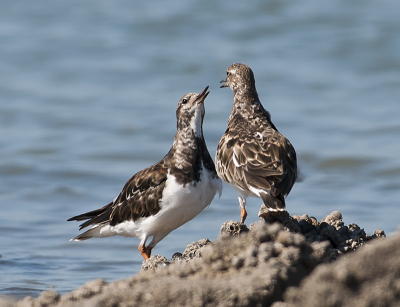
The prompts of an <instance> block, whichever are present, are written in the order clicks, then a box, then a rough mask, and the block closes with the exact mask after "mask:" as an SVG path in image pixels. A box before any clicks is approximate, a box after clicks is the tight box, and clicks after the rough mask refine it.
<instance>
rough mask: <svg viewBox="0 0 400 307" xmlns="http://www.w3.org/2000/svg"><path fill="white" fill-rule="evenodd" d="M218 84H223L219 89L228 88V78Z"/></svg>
mask: <svg viewBox="0 0 400 307" xmlns="http://www.w3.org/2000/svg"><path fill="white" fill-rule="evenodd" d="M224 82H225V83H224ZM219 83H224V84H222V85H221V86H220V88H223V87H228V86H229V85H228V78H225V79H224V80H221V81H220V82H219Z"/></svg>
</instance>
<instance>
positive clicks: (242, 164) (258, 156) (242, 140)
mask: <svg viewBox="0 0 400 307" xmlns="http://www.w3.org/2000/svg"><path fill="white" fill-rule="evenodd" d="M226 73H227V78H226V79H224V80H222V81H221V83H224V84H223V85H222V86H221V87H228V86H229V87H230V88H231V89H232V91H233V93H234V99H233V108H232V112H231V115H230V116H229V119H228V126H227V128H226V131H225V133H224V135H223V136H222V138H221V140H220V141H219V143H218V148H217V153H216V158H215V164H216V170H217V173H218V176H219V177H220V178H221V179H223V180H224V181H226V182H227V183H228V184H229V185H230V186H232V187H233V188H234V189H235V190H236V191H237V193H238V198H239V204H240V207H241V221H242V223H243V222H244V221H245V219H246V217H247V212H246V198H247V197H248V196H256V197H261V198H262V200H263V202H264V204H265V206H266V207H267V208H268V209H269V211H285V196H286V195H288V194H289V192H290V190H291V189H292V186H293V184H294V182H295V181H296V177H297V162H296V151H295V150H294V148H293V146H292V144H290V142H289V140H288V139H287V138H285V137H284V136H283V135H282V134H280V133H279V132H278V130H277V129H276V127H275V126H274V124H273V123H272V121H271V116H270V114H269V112H268V111H266V110H265V109H264V108H263V106H262V104H261V102H260V100H259V98H258V94H257V91H256V86H255V80H254V75H253V71H252V70H251V69H250V67H248V66H246V65H244V64H240V63H238V64H232V65H231V66H229V67H228V69H227V71H226Z"/></svg>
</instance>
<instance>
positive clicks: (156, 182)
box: [110, 161, 168, 226]
mask: <svg viewBox="0 0 400 307" xmlns="http://www.w3.org/2000/svg"><path fill="white" fill-rule="evenodd" d="M167 175H168V168H167V166H165V165H164V163H162V161H160V162H159V163H157V164H155V165H153V166H152V167H149V168H147V169H144V170H142V171H140V172H138V173H137V174H136V175H134V176H133V177H132V178H131V179H130V180H129V181H128V182H127V183H126V185H125V187H124V188H123V189H122V192H121V193H120V194H119V196H118V197H117V199H116V200H115V202H114V206H113V210H112V213H111V215H110V225H111V226H115V225H116V224H118V223H120V222H123V221H125V220H133V221H136V220H137V219H139V218H140V217H147V216H150V215H155V214H157V213H158V211H160V203H159V202H160V199H161V197H162V193H163V190H164V187H165V183H166V181H167Z"/></svg>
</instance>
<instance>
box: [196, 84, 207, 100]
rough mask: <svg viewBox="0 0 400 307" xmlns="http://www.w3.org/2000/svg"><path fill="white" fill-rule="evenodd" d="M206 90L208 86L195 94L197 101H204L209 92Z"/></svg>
mask: <svg viewBox="0 0 400 307" xmlns="http://www.w3.org/2000/svg"><path fill="white" fill-rule="evenodd" d="M207 90H208V86H207V87H206V88H205V89H204V90H203V91H202V92H201V93H200V94H198V95H197V98H196V102H197V103H203V102H204V100H205V99H206V98H207V96H208V94H209V93H210V92H207Z"/></svg>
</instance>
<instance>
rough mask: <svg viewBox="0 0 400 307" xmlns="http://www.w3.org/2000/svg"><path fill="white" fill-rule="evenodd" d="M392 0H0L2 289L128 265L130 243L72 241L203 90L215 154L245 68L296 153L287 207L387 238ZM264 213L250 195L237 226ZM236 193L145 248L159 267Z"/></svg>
mask: <svg viewBox="0 0 400 307" xmlns="http://www.w3.org/2000/svg"><path fill="white" fill-rule="evenodd" d="M399 9H400V7H399V4H398V1H394V0H393V1H389V0H388V1H385V0H384V1H379V2H377V1H372V0H366V1H327V2H326V1H325V2H321V3H315V2H314V1H303V2H301V3H298V2H296V1H261V0H260V1H253V3H252V4H251V5H250V4H246V3H243V1H229V2H227V1H211V0H208V1H201V2H199V1H179V0H175V1H168V2H165V1H150V2H143V1H131V2H129V3H128V2H126V1H112V2H110V1H85V2H82V1H72V0H71V1H61V2H56V1H40V0H38V1H27V0H22V1H3V2H2V4H1V9H0V71H1V74H0V148H1V150H0V206H1V215H0V232H1V237H0V254H1V258H0V269H1V275H0V294H12V295H14V296H17V297H23V296H26V295H32V296H37V295H38V294H39V293H40V291H42V290H45V289H48V288H54V289H56V290H57V291H59V292H61V293H64V292H67V291H70V290H72V289H74V288H75V287H77V286H80V285H82V284H83V283H84V282H86V281H88V280H91V279H94V278H98V277H102V278H105V279H106V280H107V281H113V280H117V279H121V278H125V277H128V276H130V275H132V274H134V273H135V272H137V271H138V270H140V266H141V262H142V258H141V256H140V254H139V252H138V251H137V245H138V243H139V240H138V239H135V238H119V237H113V238H106V239H93V240H89V241H85V242H69V241H68V240H69V239H70V238H72V237H74V236H75V235H77V234H78V223H75V222H66V220H67V219H68V218H69V217H71V216H73V215H76V214H79V213H83V212H86V211H89V210H93V209H97V208H99V207H101V206H103V205H105V204H107V203H108V202H109V201H110V200H112V199H113V198H114V197H115V196H117V194H118V193H119V192H120V190H121V188H122V187H123V185H124V184H125V182H126V181H127V180H128V179H129V178H130V177H131V176H132V175H133V174H134V173H136V172H137V171H139V170H141V169H143V168H145V167H147V166H149V165H151V164H153V163H155V162H157V161H158V160H160V159H161V158H162V157H163V156H164V155H165V154H166V153H167V151H168V150H169V148H170V146H171V144H172V140H173V137H174V134H175V127H176V121H175V108H176V105H177V103H178V101H179V99H180V98H181V97H182V96H183V95H184V94H185V93H188V92H200V91H201V90H202V89H204V87H205V86H207V85H209V86H210V91H211V93H210V95H209V97H208V98H207V100H206V110H207V114H206V118H205V121H204V133H205V137H206V141H207V144H208V147H209V151H210V153H211V155H212V156H214V154H215V150H216V146H217V143H218V140H219V138H220V137H221V135H222V134H223V132H224V130H225V127H226V122H227V119H228V116H229V114H230V110H231V107H232V98H233V94H232V92H231V91H230V90H229V89H219V81H220V80H221V79H223V78H225V70H226V68H227V67H228V66H229V65H230V64H232V63H235V62H243V63H246V64H248V65H249V66H250V67H252V68H253V70H254V72H255V76H256V84H257V88H258V92H259V96H260V99H261V101H262V102H263V104H264V106H265V108H266V109H268V110H269V111H270V112H271V114H272V119H273V121H274V123H275V125H276V126H277V127H278V129H279V130H280V131H281V132H282V133H283V134H284V135H286V136H287V137H288V138H289V139H290V140H291V142H292V144H293V145H294V147H295V148H296V150H297V152H298V155H299V163H300V164H301V169H302V172H303V173H304V176H305V181H304V182H302V183H297V184H296V185H295V186H294V188H293V190H292V192H291V194H290V196H289V197H288V198H287V206H288V210H289V212H290V213H291V214H304V213H307V214H309V215H312V216H315V217H316V218H317V219H321V218H322V217H324V216H326V215H327V214H329V213H330V212H332V211H333V210H339V211H340V212H342V214H343V216H344V222H345V223H346V224H349V223H353V222H355V223H358V224H359V225H360V226H361V227H363V228H365V230H366V232H367V233H369V234H371V233H373V232H374V231H375V230H376V229H378V228H381V229H384V230H385V231H386V232H387V233H392V232H394V231H395V230H396V229H397V227H398V224H399V221H398V217H399V216H400V207H399V197H400V192H399V190H400V155H399V151H400V120H399V115H400V102H399V97H400V58H399V54H400V36H399V35H398V34H399V33H400V19H399V18H398V12H399ZM260 204H261V202H260V200H258V199H249V205H248V210H249V217H248V223H252V222H254V221H257V220H258V218H257V212H258V208H259V206H260ZM239 214H240V210H239V206H238V202H237V196H236V192H235V191H234V190H233V189H231V188H230V187H228V186H224V192H223V195H222V197H221V198H220V199H215V200H214V201H213V202H212V204H211V206H210V207H209V208H207V209H206V210H204V212H202V213H201V214H200V215H199V216H198V217H196V218H195V219H194V220H193V221H191V222H190V223H188V224H187V225H185V226H183V227H181V228H180V229H178V230H176V231H174V232H173V233H171V234H170V235H169V236H168V237H167V238H166V239H164V240H163V241H162V242H161V243H159V244H158V245H157V247H156V248H155V249H154V253H155V254H161V255H164V256H166V257H167V258H170V257H171V256H172V254H173V253H174V252H177V251H181V252H182V251H183V250H184V248H185V247H186V245H187V244H189V243H191V242H193V241H197V240H199V239H202V238H205V237H207V238H209V239H211V240H214V239H216V237H217V236H218V231H219V228H220V225H221V224H222V223H223V222H224V221H226V220H231V219H233V220H238V219H239Z"/></svg>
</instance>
